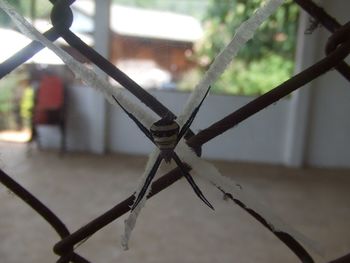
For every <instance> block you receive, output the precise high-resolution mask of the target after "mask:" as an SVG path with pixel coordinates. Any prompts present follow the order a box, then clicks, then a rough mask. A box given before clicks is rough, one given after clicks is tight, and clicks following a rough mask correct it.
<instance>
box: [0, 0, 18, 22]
mask: <svg viewBox="0 0 350 263" xmlns="http://www.w3.org/2000/svg"><path fill="white" fill-rule="evenodd" d="M8 2H9V3H10V4H11V5H12V6H14V7H16V9H17V10H18V11H19V12H21V13H23V2H24V1H21V0H9V1H8ZM10 24H11V19H10V18H9V17H8V15H7V14H6V13H5V11H3V10H2V9H0V25H1V26H9V25H10Z"/></svg>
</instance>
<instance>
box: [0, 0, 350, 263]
mask: <svg viewBox="0 0 350 263" xmlns="http://www.w3.org/2000/svg"><path fill="white" fill-rule="evenodd" d="M50 1H51V2H52V3H53V4H54V6H53V10H52V13H51V20H52V24H53V28H51V29H50V30H48V31H47V32H46V33H45V36H46V37H47V38H49V39H50V40H51V41H54V40H56V39H57V38H59V37H63V38H64V39H65V40H66V41H67V43H69V45H70V46H71V47H73V48H75V49H77V50H79V52H80V53H81V54H82V55H83V56H84V57H86V58H87V59H88V60H90V61H91V62H92V63H94V64H95V65H97V66H98V67H99V68H100V69H101V70H103V71H104V72H105V73H107V74H108V75H109V76H111V77H112V78H114V79H115V80H116V81H118V82H119V83H120V84H121V85H122V86H123V87H125V88H126V89H128V90H129V91H130V92H131V93H132V94H134V95H135V96H136V97H137V98H138V99H139V100H140V101H142V102H143V103H144V104H145V105H147V106H148V107H149V108H150V109H152V110H153V111H154V112H155V113H156V114H158V115H159V116H161V117H164V116H165V115H166V114H171V115H173V113H171V112H170V111H169V110H168V109H167V108H166V107H165V106H164V105H162V104H161V103H160V102H159V101H158V100H157V99H155V98H154V97H153V96H151V95H150V94H149V93H148V92H146V91H145V90H144V89H142V88H141V87H140V86H139V85H138V84H137V83H135V82H134V81H133V80H132V79H131V78H129V77H128V76H127V75H125V74H124V73H123V72H122V71H120V70H119V69H118V68H116V67H115V66H114V65H112V64H111V63H110V62H109V61H108V60H106V59H105V58H103V57H102V56H101V55H100V54H99V53H97V52H96V51H95V50H93V49H92V48H90V47H89V46H87V45H86V44H85V43H84V42H83V41H81V40H80V39H79V38H78V37H76V35H75V34H73V33H72V32H71V31H70V30H69V27H70V25H71V22H72V20H73V14H72V11H71V9H70V5H71V4H72V3H73V2H74V1H75V0H50ZM294 1H295V2H296V3H297V4H298V5H299V6H300V7H301V8H303V9H304V10H305V11H306V12H308V13H309V14H310V15H311V16H312V17H313V18H314V19H315V20H316V21H318V22H320V23H321V24H322V25H323V26H324V27H325V28H327V29H328V30H329V31H331V32H332V33H333V34H332V35H331V37H330V38H329V41H328V43H327V46H326V49H325V52H326V57H325V58H323V59H322V60H320V61H319V62H317V63H315V64H314V65H312V66H310V67H309V68H307V69H306V70H304V71H302V72H300V73H299V74H297V75H295V76H294V77H292V78H290V79H289V80H287V81H286V82H284V83H282V84H281V85H279V86H277V87H275V88H274V89H273V90H271V91H270V92H268V93H266V94H264V95H262V96H260V97H258V98H257V99H255V100H253V101H251V102H250V103H248V104H246V105H245V106H243V107H241V108H240V109H238V110H236V111H235V112H233V113H231V114H229V115H228V116H226V117H225V118H223V119H222V120H220V121H218V122H216V123H214V124H212V125H211V126H210V127H208V128H206V129H204V130H202V131H201V132H199V133H198V134H197V135H194V134H193V132H191V133H189V134H188V135H187V136H186V139H187V142H188V145H189V146H191V147H192V148H194V149H197V153H198V154H199V153H200V150H199V149H200V147H201V146H202V145H203V144H205V143H206V142H208V141H210V140H211V139H213V138H215V137H217V136H219V135H220V134H222V133H224V132H225V131H227V130H229V129H231V128H233V127H234V126H236V125H237V124H239V123H240V122H242V121H244V120H246V119H247V118H249V117H251V116H253V115H254V114H255V113H257V112H259V111H261V110H262V109H264V108H266V107H268V106H269V105H271V104H273V103H275V102H277V101H278V100H280V99H281V98H283V97H285V96H287V95H288V94H290V93H291V92H293V91H295V90H297V89H299V88H301V87H302V86H304V85H305V84H307V83H308V82H310V81H312V80H314V79H315V78H317V77H319V76H320V75H322V74H324V73H326V72H327V71H329V70H331V69H332V68H335V69H337V70H338V72H339V73H340V74H342V75H343V76H344V77H345V78H346V79H347V80H349V81H350V67H349V65H348V64H347V63H346V62H345V61H344V59H345V58H346V57H347V56H348V54H349V53H350V37H349V35H350V23H349V22H348V23H346V24H345V25H341V24H340V23H339V22H337V21H336V19H335V18H333V17H331V16H330V15H329V14H328V13H327V12H326V11H325V10H324V9H322V8H320V7H319V6H317V5H316V4H315V3H314V2H312V1H311V0H294ZM42 48H43V46H42V44H40V43H38V42H36V41H33V42H32V43H31V44H29V45H28V46H27V47H25V48H24V49H22V50H21V51H20V52H18V53H17V54H15V55H14V56H13V57H11V58H9V59H8V60H7V61H5V62H4V63H2V64H0V79H1V78H3V77H4V76H5V75H7V74H9V73H10V72H12V71H13V70H14V69H16V68H17V67H18V66H20V65H21V64H23V63H24V62H25V61H27V60H28V59H30V58H31V57H32V56H33V55H35V54H36V53H37V52H39V51H40V50H41V49H42ZM188 169H190V167H188ZM181 177H182V175H181V172H180V171H179V169H174V170H172V171H171V172H169V173H167V174H166V175H163V176H162V177H160V178H159V179H158V180H156V181H155V182H154V183H153V184H152V193H151V194H150V195H149V196H148V198H150V197H152V196H154V195H156V194H158V193H159V192H160V191H162V190H164V189H166V188H167V187H169V186H170V185H172V184H173V183H174V182H176V181H177V180H179V179H180V178H181ZM0 182H1V183H2V184H4V185H5V186H6V187H8V188H9V189H10V190H11V191H12V192H14V193H15V194H16V195H18V196H19V197H20V198H21V199H22V200H23V201H24V202H26V203H27V204H28V205H29V206H31V207H32V208H33V209H34V210H35V211H36V212H37V213H38V214H40V215H41V216H42V217H43V218H44V219H45V220H46V221H47V222H48V223H49V224H50V225H51V226H52V227H53V228H54V229H55V230H56V232H57V233H58V235H59V236H60V237H61V241H59V242H58V243H57V244H56V245H55V246H54V251H55V253H56V254H58V255H59V256H60V259H59V260H58V261H57V262H60V263H67V262H76V263H85V262H89V261H88V260H86V259H84V258H83V257H81V256H80V255H78V254H76V253H75V252H74V246H75V245H77V244H78V243H79V242H81V241H83V240H85V239H86V238H88V237H90V236H91V235H93V234H94V233H96V232H97V231H99V230H100V229H102V228H103V227H105V226H106V225H108V224H110V223H111V222H113V221H114V220H116V219H117V218H119V217H120V216H122V215H123V214H125V213H127V212H128V211H129V210H130V206H131V205H132V204H133V200H134V197H133V196H130V197H129V198H127V199H125V200H124V201H122V202H120V203H119V204H117V205H116V206H115V207H113V208H111V209H110V210H108V211H107V212H105V213H104V214H102V215H101V216H99V217H97V218H95V219H94V220H92V221H91V222H90V223H88V224H86V225H85V226H83V227H81V228H80V229H78V230H76V231H75V232H73V233H70V232H69V231H68V229H67V228H66V226H65V225H64V224H63V222H62V221H61V220H60V219H59V218H58V217H57V216H56V215H55V214H54V213H53V212H52V211H51V210H50V209H48V208H47V207H46V206H45V205H44V204H43V203H42V202H40V201H39V200H38V199H37V198H36V197H35V196H33V195H32V194H30V192H29V191H27V190H26V189H25V188H23V187H22V186H21V185H19V184H18V183H17V182H15V181H14V180H13V179H12V178H11V177H9V176H8V175H7V174H6V173H5V172H3V171H2V170H0ZM219 190H221V189H219ZM225 194H227V195H228V196H229V197H230V198H231V200H232V201H233V202H235V204H237V205H238V206H239V207H241V208H242V209H244V210H245V211H246V212H248V213H249V214H250V215H251V216H252V217H254V218H255V219H256V220H257V221H258V222H260V223H261V224H262V225H263V226H265V227H267V228H268V229H269V230H270V231H271V232H272V233H273V234H274V235H276V237H277V238H279V239H280V240H281V241H282V242H283V243H284V244H285V245H287V246H288V247H289V248H290V249H291V250H292V251H293V252H294V253H295V254H296V255H297V256H298V257H299V259H300V260H301V261H302V262H313V259H312V258H311V256H310V255H309V254H308V253H307V252H306V251H305V249H304V248H303V247H302V246H301V245H300V244H299V243H298V242H297V241H296V240H294V239H293V237H291V236H289V235H288V233H284V232H275V231H273V229H271V227H270V226H269V225H268V224H267V223H266V221H265V220H264V218H262V217H261V216H260V215H259V214H257V213H256V212H255V211H253V210H250V209H249V208H246V207H245V205H244V204H243V203H241V202H240V201H239V200H236V199H235V198H234V196H233V195H232V194H231V193H225ZM348 259H349V255H347V256H344V257H343V258H339V259H337V260H336V261H333V262H338V263H341V262H347V260H348Z"/></svg>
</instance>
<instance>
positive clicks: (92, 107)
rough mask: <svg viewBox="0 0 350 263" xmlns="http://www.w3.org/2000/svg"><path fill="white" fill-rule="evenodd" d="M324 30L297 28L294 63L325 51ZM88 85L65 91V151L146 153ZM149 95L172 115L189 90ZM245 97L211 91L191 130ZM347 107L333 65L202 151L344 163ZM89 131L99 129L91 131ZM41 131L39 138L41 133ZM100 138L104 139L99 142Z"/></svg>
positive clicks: (346, 90)
mask: <svg viewBox="0 0 350 263" xmlns="http://www.w3.org/2000/svg"><path fill="white" fill-rule="evenodd" d="M322 5H323V6H324V7H325V9H326V10H327V11H329V12H330V13H331V14H332V15H333V16H334V17H337V18H339V21H340V22H342V23H344V22H345V21H346V20H348V19H349V18H350V17H349V12H348V10H350V1H342V0H336V1H335V0H325V1H323V4H322ZM302 21H303V23H304V24H302V25H304V27H305V25H306V24H307V23H308V19H307V18H305V17H304V19H302ZM328 36H329V33H328V32H327V31H326V30H325V29H324V28H321V29H318V32H315V33H314V34H313V35H311V36H310V35H307V36H304V35H301V40H303V41H300V42H299V49H300V50H299V52H298V56H297V64H298V70H302V69H303V68H306V67H307V66H310V65H312V64H313V63H314V62H316V61H317V60H319V59H321V58H322V57H324V54H323V47H324V45H325V43H326V40H327V37H328ZM321 48H322V49H321ZM309 90H310V91H309ZM90 92H91V91H89V90H85V88H82V87H73V88H71V90H70V92H69V93H70V99H69V114H68V123H67V137H68V138H67V144H68V145H67V148H68V149H69V150H72V151H77V150H78V151H90V152H96V149H108V150H109V151H111V152H122V153H128V154H148V153H149V152H150V150H151V149H152V144H151V143H150V142H149V141H148V139H147V138H145V137H144V135H143V134H142V133H141V132H140V131H139V130H138V129H137V128H136V126H135V125H134V124H133V123H132V122H131V120H129V119H128V118H127V117H126V116H125V114H124V113H123V112H121V110H119V109H117V108H115V107H112V108H111V109H109V108H108V107H107V108H106V107H105V105H102V104H101V103H95V102H94V100H95V99H96V97H94V96H93V95H92V94H90ZM89 94H90V95H89ZM152 94H153V95H154V96H156V97H157V98H158V99H159V100H160V101H162V102H163V103H164V104H165V105H166V106H168V107H169V108H170V109H171V110H172V111H174V112H175V113H176V114H178V113H179V112H180V110H181V107H182V105H184V103H185V101H186V99H187V96H188V93H180V92H167V91H153V92H152ZM251 99H252V97H239V96H218V95H210V96H209V97H208V98H207V100H206V101H205V103H204V104H203V107H202V109H201V110H200V112H199V114H198V116H197V118H196V120H195V122H194V123H193V125H192V129H193V130H194V131H195V132H197V131H198V130H200V129H204V128H206V127H208V126H209V125H211V124H212V123H214V122H215V121H217V120H219V119H221V118H223V117H225V116H226V115H227V114H229V113H231V112H232V111H234V110H235V109H238V108H239V107H240V106H243V105H244V104H246V103H248V102H249V101H250V100H251ZM98 100H99V98H98ZM100 104H101V105H100ZM101 111H104V112H105V115H106V122H105V124H104V125H103V122H99V121H98V119H99V118H100V117H101V114H100V113H101ZM96 112H97V113H96ZM349 114H350V84H349V83H348V82H346V81H345V80H344V79H343V77H342V76H340V75H339V74H338V73H337V72H335V71H332V72H329V73H327V74H326V75H324V76H322V77H320V78H319V79H317V80H315V81H313V82H312V83H310V84H308V85H306V86H305V87H304V88H303V89H302V90H301V91H300V92H298V93H297V94H296V95H294V96H293V97H292V98H291V99H290V98H289V99H283V100H281V101H280V102H278V103H277V104H276V105H272V106H270V107H269V108H267V109H265V110H263V111H261V112H260V113H258V114H256V115H255V116H253V117H251V118H249V119H248V120H246V121H245V122H244V123H242V124H241V125H239V126H238V127H236V128H234V129H232V130H230V131H228V132H226V133H224V134H223V135H221V136H219V137H217V138H215V139H214V140H212V141H210V142H209V143H207V144H205V145H204V148H203V156H204V157H207V158H214V159H224V160H231V161H247V162H264V163H273V164H285V165H290V166H301V165H309V166H319V167H348V168H349V167H350V139H349V134H350V118H349V117H348V116H349ZM96 125H100V126H99V127H96ZM96 131H98V132H99V133H100V134H99V135H98V136H97V137H96ZM47 134H48V135H49V134H50V135H49V136H46V138H47V140H46V141H47V143H48V144H47V145H50V144H51V145H58V143H56V144H55V139H54V138H56V139H57V140H58V139H59V136H57V134H58V133H57V134H56V136H54V134H53V131H52V130H51V132H50V130H49V132H48V133H47ZM103 136H107V137H106V138H105V140H102V138H104V137H103ZM42 137H43V140H44V141H45V136H42ZM48 138H49V139H48ZM96 138H99V139H98V141H99V144H100V145H93V146H91V142H92V141H96V140H95V139H96ZM103 141H104V142H105V145H102V144H103ZM98 152H103V150H101V151H100V150H99V151H98Z"/></svg>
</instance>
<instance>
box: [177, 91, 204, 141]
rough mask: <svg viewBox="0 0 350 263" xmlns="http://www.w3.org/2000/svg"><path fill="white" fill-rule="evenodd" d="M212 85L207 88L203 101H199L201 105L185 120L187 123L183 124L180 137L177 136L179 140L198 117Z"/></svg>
mask: <svg viewBox="0 0 350 263" xmlns="http://www.w3.org/2000/svg"><path fill="white" fill-rule="evenodd" d="M210 88H211V86H209V88H208V89H207V91H206V93H205V94H204V97H203V98H202V100H201V102H200V103H199V105H198V106H197V107H196V108H195V109H194V110H193V112H192V113H191V115H190V117H189V118H188V120H187V121H186V122H185V124H184V125H183V126H182V128H181V130H180V132H179V135H178V138H177V142H179V141H180V140H181V138H182V137H183V136H184V135H185V133H186V132H187V131H188V129H189V128H190V126H191V124H192V122H193V120H194V118H195V117H196V115H197V113H198V111H199V109H200V107H201V106H202V103H203V101H204V100H205V98H206V97H207V95H208V93H209V90H210Z"/></svg>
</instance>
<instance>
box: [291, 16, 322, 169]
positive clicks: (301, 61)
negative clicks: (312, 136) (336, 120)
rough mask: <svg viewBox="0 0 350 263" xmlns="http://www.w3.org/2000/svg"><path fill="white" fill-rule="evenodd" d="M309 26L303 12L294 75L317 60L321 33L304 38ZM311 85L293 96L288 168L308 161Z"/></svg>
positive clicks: (307, 18) (314, 33) (307, 17)
mask: <svg viewBox="0 0 350 263" xmlns="http://www.w3.org/2000/svg"><path fill="white" fill-rule="evenodd" d="M309 26H310V23H309V15H308V14H306V13H305V12H302V13H301V16H300V21H299V32H298V43H297V52H296V68H295V73H296V74H297V73H298V72H300V71H302V70H304V69H305V68H307V67H309V66H311V65H312V64H313V63H314V62H315V59H316V53H317V51H318V50H317V48H315V47H317V41H318V39H319V34H318V32H319V30H316V31H315V32H313V33H312V34H309V35H305V33H304V32H305V30H306V29H307V28H308V27H309ZM310 87H311V85H310V83H308V84H307V85H305V86H304V87H302V88H301V89H299V90H297V91H296V92H294V93H293V95H292V97H291V101H290V106H289V111H288V114H287V126H286V138H285V145H284V147H285V150H284V163H285V164H286V165H288V166H293V167H301V166H302V165H303V164H304V162H305V154H306V145H307V137H308V129H309V120H310V113H309V111H310V95H311V89H310Z"/></svg>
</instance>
